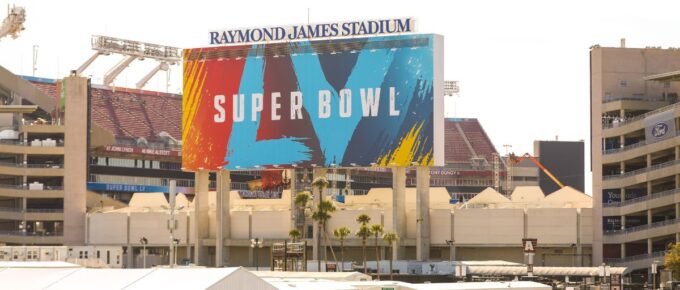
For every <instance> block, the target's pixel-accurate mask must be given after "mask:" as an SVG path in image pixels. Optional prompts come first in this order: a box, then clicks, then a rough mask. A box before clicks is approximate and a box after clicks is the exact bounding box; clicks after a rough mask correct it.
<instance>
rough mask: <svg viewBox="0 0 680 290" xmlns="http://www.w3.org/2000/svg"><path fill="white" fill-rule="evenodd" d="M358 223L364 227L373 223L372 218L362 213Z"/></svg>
mask: <svg viewBox="0 0 680 290" xmlns="http://www.w3.org/2000/svg"><path fill="white" fill-rule="evenodd" d="M357 222H358V223H359V224H360V225H362V226H365V225H368V223H370V222H371V217H370V216H368V215H367V214H363V213H362V214H360V215H358V216H357Z"/></svg>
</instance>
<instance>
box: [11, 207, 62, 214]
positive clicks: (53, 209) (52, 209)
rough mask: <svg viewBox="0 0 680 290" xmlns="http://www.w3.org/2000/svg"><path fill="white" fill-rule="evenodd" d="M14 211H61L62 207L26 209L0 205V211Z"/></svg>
mask: <svg viewBox="0 0 680 290" xmlns="http://www.w3.org/2000/svg"><path fill="white" fill-rule="evenodd" d="M3 211H4V212H16V213H63V212H64V209H63V208H27V209H26V210H24V209H22V208H16V207H0V212H3Z"/></svg>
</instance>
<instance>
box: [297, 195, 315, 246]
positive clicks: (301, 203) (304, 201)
mask: <svg viewBox="0 0 680 290" xmlns="http://www.w3.org/2000/svg"><path fill="white" fill-rule="evenodd" d="M311 199H312V196H311V195H310V194H309V192H307V191H301V192H298V193H297V194H296V195H295V205H297V206H298V207H299V209H300V211H299V212H300V214H301V215H302V232H301V234H304V233H305V232H306V231H305V226H304V225H305V220H306V216H305V208H307V205H308V204H309V201H310V200H311ZM301 237H302V235H301Z"/></svg>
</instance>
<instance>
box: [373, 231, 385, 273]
mask: <svg viewBox="0 0 680 290" xmlns="http://www.w3.org/2000/svg"><path fill="white" fill-rule="evenodd" d="M382 233H383V226H382V225H380V224H374V225H372V226H371V234H373V236H374V237H375V272H376V274H378V280H380V248H378V239H379V238H380V236H381V235H382Z"/></svg>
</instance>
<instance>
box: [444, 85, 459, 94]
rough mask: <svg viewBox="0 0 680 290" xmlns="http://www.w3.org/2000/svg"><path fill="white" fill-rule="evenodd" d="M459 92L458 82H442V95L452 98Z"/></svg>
mask: <svg viewBox="0 0 680 290" xmlns="http://www.w3.org/2000/svg"><path fill="white" fill-rule="evenodd" d="M459 92H460V87H459V86H458V81H444V95H445V96H453V95H454V94H457V93H459Z"/></svg>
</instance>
